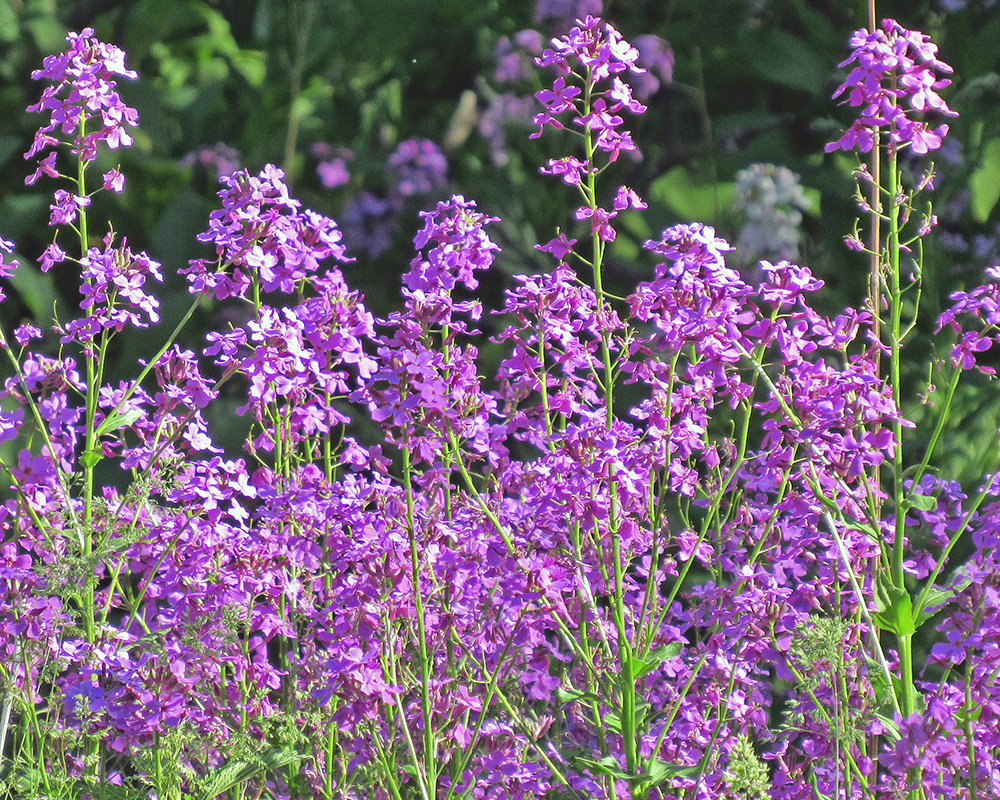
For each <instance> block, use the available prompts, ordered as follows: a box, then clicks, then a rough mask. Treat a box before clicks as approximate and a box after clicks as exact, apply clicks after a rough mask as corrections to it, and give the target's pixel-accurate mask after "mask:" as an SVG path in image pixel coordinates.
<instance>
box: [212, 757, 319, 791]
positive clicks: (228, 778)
mask: <svg viewBox="0 0 1000 800" xmlns="http://www.w3.org/2000/svg"><path fill="white" fill-rule="evenodd" d="M299 758H300V756H299V754H298V753H296V752H294V751H291V750H271V751H269V752H266V753H261V755H260V757H259V758H257V759H253V760H251V759H240V760H238V761H231V762H229V763H228V764H226V765H225V766H224V767H220V768H219V769H217V770H215V772H213V773H212V774H211V776H210V777H209V778H208V781H207V782H206V783H205V784H204V785H203V787H202V791H201V798H202V800H212V798H214V797H218V796H219V795H220V794H223V793H224V792H228V791H229V790H230V789H233V788H235V787H236V786H239V785H240V784H241V783H243V782H245V781H248V780H250V778H253V777H254V776H256V775H258V774H260V773H261V772H264V771H265V770H266V771H269V772H273V771H274V770H277V769H281V768H282V767H286V766H288V765H289V764H292V763H294V762H295V761H298V760H299Z"/></svg>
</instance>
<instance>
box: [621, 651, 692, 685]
mask: <svg viewBox="0 0 1000 800" xmlns="http://www.w3.org/2000/svg"><path fill="white" fill-rule="evenodd" d="M682 649H683V648H682V646H681V643H680V642H671V643H670V644H665V645H663V646H662V647H657V648H656V649H655V650H653V651H652V652H651V653H650V654H649V655H648V656H646V657H645V658H633V659H632V674H633V675H634V676H635V679H636V680H638V679H639V678H643V677H645V676H646V675H648V674H649V673H650V672H652V671H653V670H654V669H656V668H657V667H658V666H660V664H662V663H663V662H664V661H666V660H667V659H670V658H676V657H677V656H678V655H680V652H681V650H682Z"/></svg>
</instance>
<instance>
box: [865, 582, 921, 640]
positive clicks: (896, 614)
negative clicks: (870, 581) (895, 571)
mask: <svg viewBox="0 0 1000 800" xmlns="http://www.w3.org/2000/svg"><path fill="white" fill-rule="evenodd" d="M875 608H876V609H878V613H877V614H875V622H877V623H878V625H879V627H880V628H882V629H883V630H886V631H891V632H892V633H895V634H896V635H897V636H909V635H910V634H911V633H914V632H915V631H916V630H917V626H916V623H915V620H914V618H913V600H912V599H911V598H910V593H909V592H908V591H906V589H904V588H901V587H898V586H894V585H893V584H892V583H890V582H889V580H888V579H887V578H885V577H883V576H881V575H880V576H879V577H878V578H877V580H876V581H875Z"/></svg>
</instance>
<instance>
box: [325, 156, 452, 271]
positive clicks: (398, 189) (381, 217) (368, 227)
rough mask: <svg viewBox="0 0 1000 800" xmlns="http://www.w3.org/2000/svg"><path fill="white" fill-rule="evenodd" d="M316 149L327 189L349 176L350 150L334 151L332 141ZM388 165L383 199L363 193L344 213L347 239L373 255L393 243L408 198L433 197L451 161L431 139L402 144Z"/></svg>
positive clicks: (352, 247) (378, 254) (439, 188)
mask: <svg viewBox="0 0 1000 800" xmlns="http://www.w3.org/2000/svg"><path fill="white" fill-rule="evenodd" d="M313 153H314V155H317V156H318V157H319V158H321V159H322V160H321V161H320V163H319V165H318V166H317V167H316V173H317V175H318V176H319V179H320V182H321V183H322V184H323V186H325V187H326V188H327V189H333V188H336V187H338V186H341V185H343V184H345V183H347V182H348V181H349V180H350V173H349V172H348V170H347V161H348V160H349V159H350V158H352V157H353V154H351V153H350V151H347V150H341V151H339V152H335V151H334V148H332V147H330V146H329V145H325V144H324V143H318V144H317V145H314V146H313ZM388 168H389V173H390V175H391V178H392V179H391V186H390V188H389V191H388V193H387V194H386V195H385V196H384V197H380V196H378V195H375V194H372V193H371V192H361V193H360V194H359V195H357V196H356V197H353V198H351V199H350V200H349V201H348V202H347V204H346V205H345V207H344V212H343V215H342V216H341V224H342V227H343V231H344V239H345V242H346V243H347V244H348V245H349V246H350V247H351V249H352V250H353V251H354V252H363V253H364V254H365V255H366V256H367V257H368V258H372V259H374V258H378V257H379V256H380V255H382V254H383V253H385V252H386V251H387V250H388V249H389V248H390V247H391V246H392V243H393V239H394V238H395V236H396V233H397V231H398V228H399V220H400V215H401V214H402V212H403V210H404V208H405V207H406V204H407V202H409V201H412V200H413V199H414V198H426V197H430V196H433V195H434V194H435V193H436V192H439V191H440V190H441V189H443V188H444V186H445V185H446V184H447V172H448V161H447V159H446V158H445V156H444V154H443V153H442V152H441V150H440V148H438V146H437V145H436V144H434V142H432V141H430V140H429V139H407V140H406V141H404V142H401V143H400V145H399V146H398V147H397V148H396V150H395V151H394V152H393V153H392V155H390V156H389V159H388Z"/></svg>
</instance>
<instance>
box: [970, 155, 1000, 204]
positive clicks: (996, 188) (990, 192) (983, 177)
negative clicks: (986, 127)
mask: <svg viewBox="0 0 1000 800" xmlns="http://www.w3.org/2000/svg"><path fill="white" fill-rule="evenodd" d="M997 200H1000V139H990V140H989V141H988V142H987V143H986V144H985V145H984V146H983V157H982V161H981V162H980V164H979V167H977V168H976V170H975V171H974V172H973V173H972V175H970V176H969V208H971V209H972V216H973V218H974V219H975V220H976V222H986V220H988V219H989V217H990V214H991V213H992V211H993V207H994V206H995V205H996V204H997Z"/></svg>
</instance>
